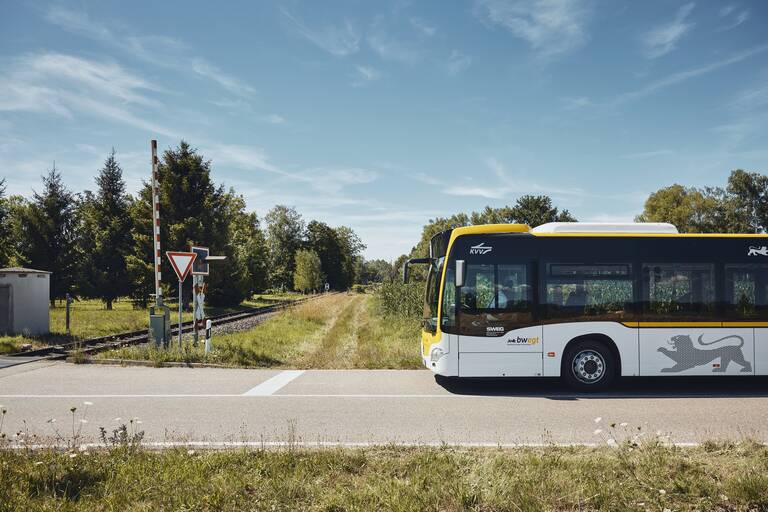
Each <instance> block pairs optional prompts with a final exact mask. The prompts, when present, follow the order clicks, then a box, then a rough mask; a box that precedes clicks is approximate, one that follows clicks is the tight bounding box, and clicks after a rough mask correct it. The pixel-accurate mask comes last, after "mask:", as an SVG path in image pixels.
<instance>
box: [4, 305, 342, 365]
mask: <svg viewBox="0 0 768 512" xmlns="http://www.w3.org/2000/svg"><path fill="white" fill-rule="evenodd" d="M334 293H341V292H334ZM321 296H322V295H321ZM321 296H316V297H308V298H304V299H299V300H286V301H280V302H276V303H274V304H270V305H269V306H261V307H258V308H248V309H243V310H240V311H234V312H232V313H224V314H222V315H216V316H212V317H210V320H211V324H212V325H213V326H214V327H215V326H220V325H226V324H229V323H234V322H237V321H240V320H243V319H245V318H253V317H258V316H263V315H269V314H271V313H275V312H277V311H280V310H282V309H285V308H287V307H290V306H295V305H297V304H301V303H302V302H306V301H308V300H313V299H316V298H318V297H321ZM193 330H194V322H193V321H188V322H183V323H182V324H181V332H182V333H187V332H192V331H193ZM171 334H172V338H173V336H178V334H179V327H178V323H177V324H175V325H173V326H172V327H171ZM148 342H149V329H142V330H138V331H129V332H122V333H117V334H110V335H108V336H101V337H99V338H89V339H84V340H78V341H72V342H69V343H61V344H56V345H51V346H48V347H43V348H39V349H34V350H27V351H26V352H16V353H13V354H6V355H5V356H2V359H3V361H4V363H5V364H0V368H2V367H6V366H15V365H17V364H23V363H30V362H33V361H40V360H56V359H65V358H66V357H67V356H68V355H70V354H71V353H73V352H75V351H82V352H84V353H86V354H95V353H97V352H102V351H104V350H110V349H113V348H119V347H125V346H128V345H140V344H142V343H148Z"/></svg>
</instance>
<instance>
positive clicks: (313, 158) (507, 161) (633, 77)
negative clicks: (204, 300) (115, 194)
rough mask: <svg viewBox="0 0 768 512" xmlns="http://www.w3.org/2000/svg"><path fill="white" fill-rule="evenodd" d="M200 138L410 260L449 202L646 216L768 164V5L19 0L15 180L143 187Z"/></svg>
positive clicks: (5, 170)
mask: <svg viewBox="0 0 768 512" xmlns="http://www.w3.org/2000/svg"><path fill="white" fill-rule="evenodd" d="M151 138H157V139H158V143H159V145H160V147H161V148H167V147H169V146H171V145H175V144H177V143H178V141H179V140H180V139H181V138H184V139H186V140H188V141H189V142H190V143H192V144H193V145H194V146H196V147H198V148H199V149H200V150H201V151H202V152H203V154H204V155H205V156H206V157H208V158H210V159H212V161H213V177H214V179H215V180H216V181H217V182H222V183H225V184H226V185H227V186H232V187H234V188H235V190H236V191H237V192H238V193H240V194H242V195H244V196H245V198H246V200H247V202H248V205H249V208H251V209H254V210H256V211H257V212H258V213H259V214H260V215H262V216H263V214H264V213H265V212H266V211H267V210H269V208H271V207H272V206H273V205H275V204H279V203H282V204H288V205H291V206H294V207H296V208H297V209H298V210H299V211H300V212H301V213H302V214H303V215H304V216H305V217H306V218H308V219H310V218H315V219H318V220H322V221H325V222H327V223H329V224H331V225H340V224H345V225H349V226H351V227H353V228H354V229H355V230H356V231H357V232H358V233H359V234H360V235H361V236H362V237H363V239H364V241H365V242H366V243H367V245H368V250H367V251H366V253H365V255H366V257H368V258H386V259H392V258H394V257H396V256H397V255H399V254H401V253H403V252H407V251H408V250H409V249H410V247H411V246H412V245H413V244H414V243H415V241H417V240H418V237H419V234H420V231H421V226H422V225H423V224H424V223H425V222H426V221H427V220H428V219H429V218H433V217H435V216H441V215H450V214H452V213H455V212H459V211H470V210H473V209H479V208H482V207H483V206H485V205H492V206H501V205H504V204H511V203H514V201H515V199H516V198H517V197H519V196H521V195H523V194H548V195H550V196H552V198H553V199H554V201H555V203H556V204H557V205H558V206H560V207H561V208H568V209H569V210H571V212H572V213H573V214H574V215H575V216H576V217H577V218H579V219H580V220H592V221H618V220H631V219H632V217H633V216H634V215H636V214H637V213H639V212H640V211H641V210H642V204H643V201H644V199H645V198H646V197H647V194H648V193H649V192H651V191H653V190H656V189H658V188H660V187H662V186H666V185H669V184H672V183H674V182H679V183H682V184H685V185H696V186H702V185H722V184H724V182H725V179H726V177H727V175H728V173H729V172H730V170H732V169H734V168H744V169H748V170H753V171H759V172H764V173H765V172H768V168H767V167H768V165H766V164H767V163H768V3H766V2H762V1H754V2H747V1H736V2H711V1H708V2H703V1H698V2H676V1H667V0H664V1H643V2H635V1H623V2H622V1H607V0H606V1H597V0H538V1H530V2H524V1H517V0H476V1H466V2H461V1H433V2H416V1H412V2H405V1H400V2H392V3H384V2H362V1H361V2H309V1H307V2H298V1H285V2H222V3H219V4H216V6H215V7H214V4H213V3H211V2H117V1H101V2H89V1H80V2H67V3H64V2H61V3H58V2H57V3H48V4H46V3H43V2H17V1H9V0H0V177H5V178H6V180H7V186H8V191H9V192H10V193H18V194H23V195H27V196H28V195H30V194H31V190H32V189H33V188H35V189H39V187H40V175H41V174H43V173H45V172H46V170H47V169H49V168H50V167H51V164H52V162H53V161H54V160H55V161H56V166H57V168H59V170H60V171H61V172H62V174H63V175H64V178H65V181H66V183H67V184H68V185H69V186H70V188H72V189H73V190H76V191H82V190H85V189H93V188H95V185H94V182H93V175H94V173H95V172H96V170H97V169H98V168H99V167H100V165H101V163H102V162H103V160H104V158H105V157H106V156H107V154H108V152H109V150H110V148H112V147H113V146H114V147H115V149H116V151H117V157H118V160H119V161H120V162H121V164H122V166H123V169H124V171H125V175H126V179H127V181H128V184H129V189H130V190H131V191H132V192H133V191H136V190H137V189H138V187H139V186H140V183H141V180H144V179H146V178H147V177H148V176H149V154H148V152H149V140H150V139H151Z"/></svg>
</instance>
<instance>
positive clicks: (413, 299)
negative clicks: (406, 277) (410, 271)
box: [376, 283, 424, 318]
mask: <svg viewBox="0 0 768 512" xmlns="http://www.w3.org/2000/svg"><path fill="white" fill-rule="evenodd" d="M376 302H377V305H378V307H379V309H380V311H381V313H382V314H384V315H385V316H387V315H391V316H402V317H410V318H421V315H422V312H423V310H424V283H408V284H402V283H383V284H382V285H381V286H380V287H379V289H378V290H377V291H376Z"/></svg>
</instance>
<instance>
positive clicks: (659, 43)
mask: <svg viewBox="0 0 768 512" xmlns="http://www.w3.org/2000/svg"><path fill="white" fill-rule="evenodd" d="M695 6H696V4H694V3H693V2H691V3H687V4H685V5H683V6H682V7H680V8H679V9H678V10H677V14H676V15H675V19H673V20H672V21H670V22H665V23H662V24H660V25H658V26H656V27H654V28H652V29H651V30H649V31H648V32H646V33H645V34H644V35H643V36H642V38H641V42H642V44H643V53H644V54H645V56H646V57H647V58H649V59H656V58H658V57H661V56H663V55H666V54H668V53H669V52H671V51H672V50H674V49H675V48H677V43H678V42H679V41H680V39H682V38H683V36H684V35H685V34H686V33H688V32H689V31H690V30H691V29H692V28H693V27H694V25H695V23H693V22H687V21H686V20H687V19H688V17H689V16H690V14H691V11H693V8H694V7H695Z"/></svg>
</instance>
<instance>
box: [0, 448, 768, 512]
mask: <svg viewBox="0 0 768 512" xmlns="http://www.w3.org/2000/svg"><path fill="white" fill-rule="evenodd" d="M0 508H1V509H3V510H8V511H12V510H13V511H16V510H18V511H22V510H24V511H26V510H75V511H76V510H89V511H91V510H334V511H341V510H350V511H351V510H360V511H364V510H365V511H367V510H398V511H400V510H401V511H411V510H434V511H460V510H473V511H488V512H491V511H519V510H598V509H602V510H659V511H661V510H734V511H735V510H768V451H767V450H766V447H765V446H763V445H759V444H756V443H749V442H748V443H744V444H740V445H732V444H731V445H723V444H709V445H705V446H703V447H700V448H684V449H683V448H673V447H667V446H663V445H658V444H650V445H646V446H633V445H629V444H625V445H621V446H619V447H617V448H559V447H546V448H536V449H533V448H531V449H522V448H521V449H514V450H506V449H505V450H502V449H459V448H450V447H443V448H403V447H380V448H368V449H354V450H353V449H327V450H307V449H290V448H288V449H281V450H254V451H245V450H236V451H225V452H211V451H198V452H195V451H193V450H182V449H174V450H168V451H162V452H149V451H145V450H143V449H141V448H130V447H123V448H113V449H111V450H106V449H105V450H98V451H91V452H90V453H88V452H86V453H83V452H71V453H62V452H55V451H45V450H44V451H34V452H23V451H11V450H0Z"/></svg>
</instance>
